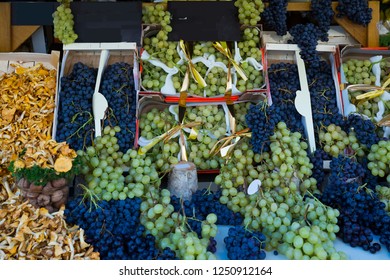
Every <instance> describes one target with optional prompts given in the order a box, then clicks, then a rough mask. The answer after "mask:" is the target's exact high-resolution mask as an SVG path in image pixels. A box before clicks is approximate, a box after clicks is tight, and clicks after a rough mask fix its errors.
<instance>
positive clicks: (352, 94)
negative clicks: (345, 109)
mask: <svg viewBox="0 0 390 280" xmlns="http://www.w3.org/2000/svg"><path fill="white" fill-rule="evenodd" d="M363 93H364V92H362V91H348V99H349V102H351V103H352V104H354V105H355V106H356V110H357V112H358V113H361V114H363V115H366V116H367V117H369V118H371V119H373V118H374V117H375V116H376V114H377V113H378V112H379V106H378V102H379V101H380V97H375V98H373V99H370V100H365V101H363V102H362V101H361V100H357V99H356V97H357V96H358V95H360V94H363Z"/></svg>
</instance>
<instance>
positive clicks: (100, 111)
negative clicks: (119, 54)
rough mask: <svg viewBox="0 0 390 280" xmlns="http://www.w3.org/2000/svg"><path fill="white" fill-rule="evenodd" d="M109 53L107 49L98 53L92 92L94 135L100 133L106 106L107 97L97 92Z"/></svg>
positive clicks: (99, 134)
mask: <svg viewBox="0 0 390 280" xmlns="http://www.w3.org/2000/svg"><path fill="white" fill-rule="evenodd" d="M109 54H110V53H109V51H108V50H102V52H101V53H100V60H99V69H98V73H97V77H96V84H95V92H94V93H93V98H92V109H93V117H94V120H95V137H98V136H101V135H102V120H103V119H104V115H105V112H106V110H107V108H108V102H107V99H106V98H105V97H104V95H103V94H101V93H100V92H99V88H100V81H101V79H102V74H103V71H104V68H105V67H106V64H107V61H108V57H109Z"/></svg>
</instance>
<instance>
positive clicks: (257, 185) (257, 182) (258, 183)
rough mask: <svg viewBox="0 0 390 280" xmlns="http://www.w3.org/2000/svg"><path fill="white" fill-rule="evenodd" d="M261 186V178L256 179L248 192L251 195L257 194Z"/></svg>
mask: <svg viewBox="0 0 390 280" xmlns="http://www.w3.org/2000/svg"><path fill="white" fill-rule="evenodd" d="M260 187H261V181H260V180H259V179H256V180H254V181H253V182H252V183H250V185H249V187H248V190H247V192H248V194H249V195H252V194H255V193H257V192H258V191H259V190H260Z"/></svg>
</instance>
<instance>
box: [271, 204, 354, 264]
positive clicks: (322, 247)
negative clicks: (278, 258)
mask: <svg viewBox="0 0 390 280" xmlns="http://www.w3.org/2000/svg"><path fill="white" fill-rule="evenodd" d="M292 207H293V211H294V212H296V214H295V213H294V214H293V220H292V221H291V222H292V223H291V224H290V225H289V226H288V231H287V232H286V233H285V234H283V239H282V240H283V241H284V242H283V243H280V244H279V245H278V247H277V248H278V251H279V252H280V253H282V254H284V255H286V256H287V258H289V259H294V260H341V259H344V260H345V259H347V255H346V254H345V253H344V252H342V251H337V250H336V248H335V246H334V241H335V240H336V233H337V232H338V231H339V226H338V225H337V221H338V219H337V217H338V216H339V215H340V213H339V211H338V210H337V209H333V208H331V207H328V206H325V205H323V204H322V203H321V202H319V201H318V200H317V199H314V198H306V199H304V200H303V199H300V200H299V201H298V204H296V205H294V206H292ZM298 208H299V209H298ZM298 211H299V212H298Z"/></svg>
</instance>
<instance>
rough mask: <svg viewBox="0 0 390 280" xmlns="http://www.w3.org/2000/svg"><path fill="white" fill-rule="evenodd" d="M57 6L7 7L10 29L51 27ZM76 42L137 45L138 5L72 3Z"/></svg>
mask: <svg viewBox="0 0 390 280" xmlns="http://www.w3.org/2000/svg"><path fill="white" fill-rule="evenodd" d="M58 5H59V3H57V2H37V1H35V2H24V1H17V2H12V4H11V22H12V25H44V26H48V25H49V26H52V25H53V17H52V14H53V13H54V11H55V10H56V9H57V6H58ZM71 9H72V13H73V15H74V21H75V26H74V28H75V33H76V34H77V35H78V36H79V37H78V39H77V40H76V42H79V43H82V42H83V43H85V42H88V43H91V42H136V43H137V44H140V43H141V29H142V27H141V26H142V2H141V1H126V2H72V3H71Z"/></svg>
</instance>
